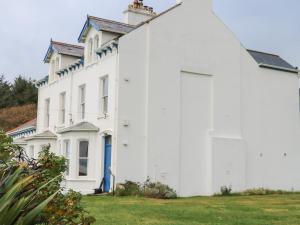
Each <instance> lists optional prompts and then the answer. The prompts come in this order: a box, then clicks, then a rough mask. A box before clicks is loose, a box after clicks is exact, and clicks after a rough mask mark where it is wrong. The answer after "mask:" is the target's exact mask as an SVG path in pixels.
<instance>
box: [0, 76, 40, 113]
mask: <svg viewBox="0 0 300 225" xmlns="http://www.w3.org/2000/svg"><path fill="white" fill-rule="evenodd" d="M0 96H1V101H0V109H2V108H7V107H12V106H21V105H26V104H36V103H37V97H38V90H37V88H36V87H35V84H34V81H33V80H31V79H30V78H29V79H26V78H25V77H22V76H18V77H17V78H16V79H15V80H14V82H13V83H12V84H11V83H9V82H8V81H7V80H5V77H4V75H1V76H0Z"/></svg>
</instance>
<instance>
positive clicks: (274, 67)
mask: <svg viewBox="0 0 300 225" xmlns="http://www.w3.org/2000/svg"><path fill="white" fill-rule="evenodd" d="M258 65H259V67H262V68H267V69H274V70H279V71H284V72H288V73H295V74H297V75H298V74H299V73H300V71H299V70H298V69H297V68H294V69H289V68H285V67H281V66H274V65H270V64H265V63H260V64H258Z"/></svg>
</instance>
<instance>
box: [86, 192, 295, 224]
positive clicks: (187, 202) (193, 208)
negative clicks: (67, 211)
mask: <svg viewBox="0 0 300 225" xmlns="http://www.w3.org/2000/svg"><path fill="white" fill-rule="evenodd" d="M83 204H84V205H86V207H87V210H88V211H89V212H90V213H91V215H93V216H95V217H96V219H97V224H103V225H125V224H128V225H129V224H130V225H142V224H143V225H159V224H163V225H200V224H201V225H299V224H300V222H299V221H300V220H299V209H300V195H299V194H288V195H266V196H231V197H227V196H226V197H223V196H217V197H191V198H178V199H172V200H165V199H163V200H160V199H151V198H146V199H145V198H136V197H111V196H85V197H83ZM100 210H101V213H99V211H100Z"/></svg>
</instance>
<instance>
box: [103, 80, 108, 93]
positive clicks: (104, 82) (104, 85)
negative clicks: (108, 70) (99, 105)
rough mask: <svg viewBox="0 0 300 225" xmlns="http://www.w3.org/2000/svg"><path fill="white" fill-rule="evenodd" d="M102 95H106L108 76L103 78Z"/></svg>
mask: <svg viewBox="0 0 300 225" xmlns="http://www.w3.org/2000/svg"><path fill="white" fill-rule="evenodd" d="M103 96H108V77H105V78H104V79H103Z"/></svg>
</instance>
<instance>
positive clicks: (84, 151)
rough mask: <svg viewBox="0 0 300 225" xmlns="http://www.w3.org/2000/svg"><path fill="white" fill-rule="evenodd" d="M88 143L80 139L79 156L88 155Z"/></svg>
mask: <svg viewBox="0 0 300 225" xmlns="http://www.w3.org/2000/svg"><path fill="white" fill-rule="evenodd" d="M88 151H89V143H88V142H87V141H81V142H80V146H79V157H80V158H82V157H84V158H85V157H88Z"/></svg>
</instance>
